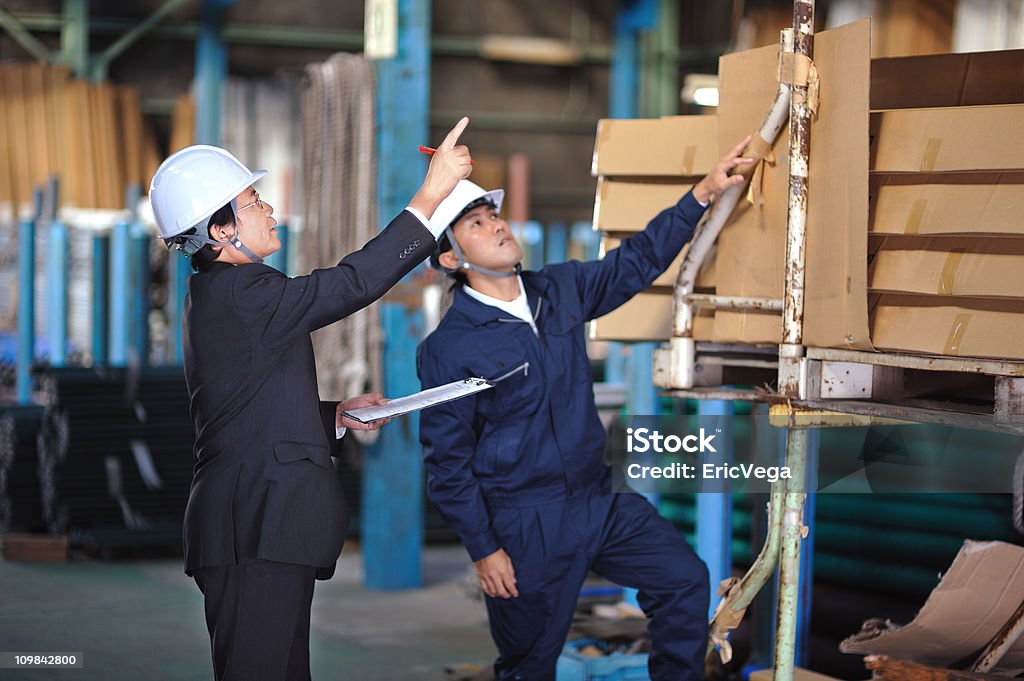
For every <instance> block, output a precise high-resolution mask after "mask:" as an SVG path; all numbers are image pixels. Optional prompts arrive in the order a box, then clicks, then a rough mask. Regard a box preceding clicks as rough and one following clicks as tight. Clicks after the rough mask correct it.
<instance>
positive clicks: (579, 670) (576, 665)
mask: <svg viewBox="0 0 1024 681" xmlns="http://www.w3.org/2000/svg"><path fill="white" fill-rule="evenodd" d="M591 644H593V645H596V646H598V647H600V646H601V642H600V641H598V640H597V639H593V638H581V639H577V640H575V641H570V642H568V643H566V644H565V647H564V648H562V654H561V655H559V656H558V667H557V669H556V672H555V678H556V679H557V681H650V678H651V677H650V676H648V675H647V653H637V654H635V655H623V654H621V653H612V654H611V655H608V656H607V657H584V656H582V655H580V654H579V652H578V651H579V650H580V649H581V648H585V647H587V646H588V645H591Z"/></svg>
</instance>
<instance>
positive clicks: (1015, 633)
mask: <svg viewBox="0 0 1024 681" xmlns="http://www.w3.org/2000/svg"><path fill="white" fill-rule="evenodd" d="M1021 634H1024V603H1021V604H1020V605H1018V606H1017V610H1015V611H1014V613H1013V615H1012V616H1011V617H1010V619H1009V620H1008V621H1007V622H1006V624H1004V625H1003V626H1002V628H1001V629H1000V630H999V633H998V634H996V635H995V637H994V638H993V639H992V640H991V641H989V644H988V645H987V646H985V650H983V651H981V655H979V656H978V659H977V661H976V662H975V663H974V666H973V667H971V671H974V672H981V673H985V672H989V671H992V669H993V668H994V667H995V666H996V665H997V664H999V661H1000V660H1002V659H1003V656H1004V655H1006V653H1007V652H1009V650H1010V648H1012V647H1013V644H1014V643H1016V642H1017V639H1019V638H1020V635H1021Z"/></svg>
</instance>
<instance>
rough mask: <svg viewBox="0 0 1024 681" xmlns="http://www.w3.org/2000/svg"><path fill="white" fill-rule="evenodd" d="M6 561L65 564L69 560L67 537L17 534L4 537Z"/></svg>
mask: <svg viewBox="0 0 1024 681" xmlns="http://www.w3.org/2000/svg"><path fill="white" fill-rule="evenodd" d="M3 545H4V560H8V561H36V562H46V563H64V562H67V559H68V537H67V535H60V536H56V537H54V536H51V535H48V534H16V533H9V534H6V535H4V536H3Z"/></svg>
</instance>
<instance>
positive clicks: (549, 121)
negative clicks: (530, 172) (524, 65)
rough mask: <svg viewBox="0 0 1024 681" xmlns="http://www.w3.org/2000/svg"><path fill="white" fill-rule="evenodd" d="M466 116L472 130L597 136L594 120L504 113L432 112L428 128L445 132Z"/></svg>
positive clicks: (595, 121) (440, 110)
mask: <svg viewBox="0 0 1024 681" xmlns="http://www.w3.org/2000/svg"><path fill="white" fill-rule="evenodd" d="M461 116H469V120H470V121H472V123H471V125H472V126H473V129H474V130H508V131H514V132H529V133H538V132H550V133H559V134H565V133H571V134H577V135H588V136H591V137H593V136H594V134H595V133H596V132H597V118H583V119H566V120H563V119H560V118H554V117H551V116H537V115H532V114H517V113H510V112H506V111H500V112H499V111H461V110H460V111H456V110H454V109H452V110H445V109H434V110H433V111H431V112H430V125H431V126H432V127H435V128H444V129H446V130H447V129H448V128H450V127H451V126H452V121H457V120H459V118H460V117H461Z"/></svg>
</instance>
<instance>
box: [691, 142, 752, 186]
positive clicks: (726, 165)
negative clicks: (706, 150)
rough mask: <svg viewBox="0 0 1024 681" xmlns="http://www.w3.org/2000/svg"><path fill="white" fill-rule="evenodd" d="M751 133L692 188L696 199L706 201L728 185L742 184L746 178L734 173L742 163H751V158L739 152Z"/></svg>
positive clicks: (745, 145) (745, 146) (741, 151)
mask: <svg viewBox="0 0 1024 681" xmlns="http://www.w3.org/2000/svg"><path fill="white" fill-rule="evenodd" d="M751 137H752V136H751V135H747V136H746V137H744V138H743V141H742V142H740V143H739V144H737V145H736V146H735V147H733V148H732V149H731V150H730V151H729V153H728V154H726V155H725V156H723V157H722V159H721V160H720V161H719V162H718V163H716V164H715V166H714V167H713V168H712V169H711V172H709V173H708V174H707V175H706V176H705V177H704V179H702V180H701V181H700V182H698V183H697V184H696V186H695V187H694V188H693V196H694V198H695V199H697V200H698V201H701V202H704V203H707V202H708V201H709V200H710V199H711V197H713V196H718V195H720V194H721V193H722V192H724V191H725V190H726V189H728V188H729V187H735V186H736V185H739V184H743V183H744V182H745V181H746V178H744V176H743V175H742V174H740V173H734V172H733V171H735V170H736V167H737V166H739V165H742V164H744V163H752V162H753V159H749V158H742V157H741V156H740V154H742V153H743V150H744V149H746V148H747V145H748V144H750V139H751Z"/></svg>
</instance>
